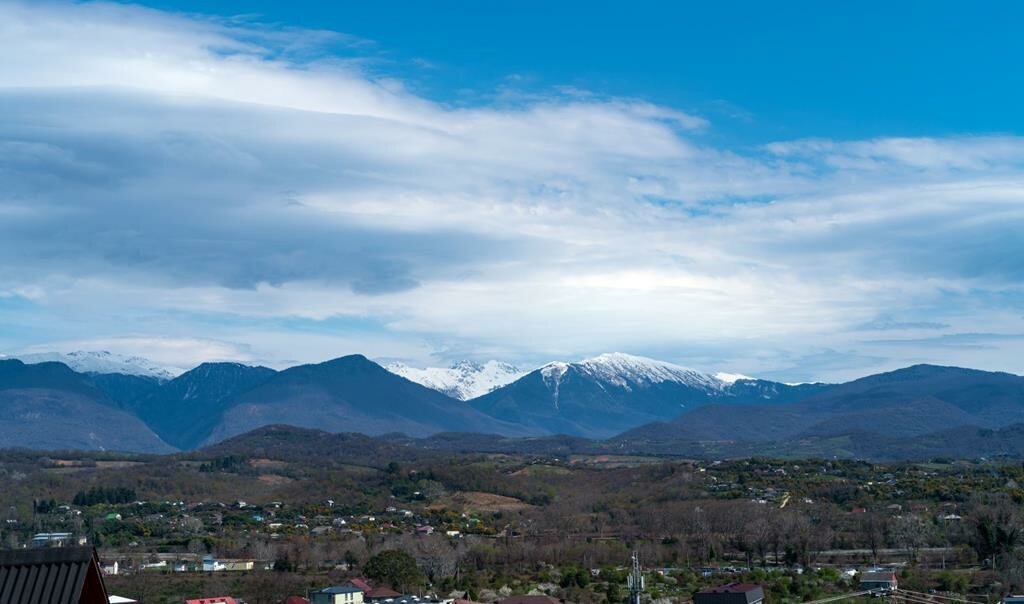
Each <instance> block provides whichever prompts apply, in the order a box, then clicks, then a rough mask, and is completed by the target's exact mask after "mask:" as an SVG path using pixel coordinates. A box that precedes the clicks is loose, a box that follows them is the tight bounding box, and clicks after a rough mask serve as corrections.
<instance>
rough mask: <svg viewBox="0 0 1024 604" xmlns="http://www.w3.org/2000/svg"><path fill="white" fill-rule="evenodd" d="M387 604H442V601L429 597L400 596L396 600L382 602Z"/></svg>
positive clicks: (390, 599)
mask: <svg viewBox="0 0 1024 604" xmlns="http://www.w3.org/2000/svg"><path fill="white" fill-rule="evenodd" d="M380 602H384V603H386V604H440V600H436V599H434V598H430V597H427V596H413V595H409V594H405V595H403V594H398V595H397V596H396V597H394V598H389V599H387V600H380Z"/></svg>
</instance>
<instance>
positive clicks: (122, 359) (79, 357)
mask: <svg viewBox="0 0 1024 604" xmlns="http://www.w3.org/2000/svg"><path fill="white" fill-rule="evenodd" d="M7 358H12V359H18V360H20V361H21V362H23V363H26V364H30V365H31V364H34V363H46V362H50V361H56V362H58V363H64V364H65V365H67V366H68V367H70V368H72V369H74V370H75V371H77V372H79V373H123V374H127V375H141V376H146V377H154V378H157V379H159V380H170V379H173V378H174V376H176V375H177V374H179V373H181V372H180V371H178V370H175V369H173V368H170V367H163V366H161V365H157V364H156V363H154V362H153V361H150V360H149V359H145V358H142V357H136V356H128V355H123V354H118V353H115V352H108V351H106V350H76V351H75V352H68V353H61V352H33V353H28V354H16V355H10V356H9V357H7Z"/></svg>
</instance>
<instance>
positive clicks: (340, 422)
mask: <svg viewBox="0 0 1024 604" xmlns="http://www.w3.org/2000/svg"><path fill="white" fill-rule="evenodd" d="M270 424H290V425H294V426H300V427H308V428H318V429H322V430H328V431H331V432H361V433H364V434H370V435H379V434H387V433H392V432H402V433H404V434H408V435H410V436H426V435H429V434H433V433H436V432H441V431H446V430H464V431H470V432H492V433H502V434H510V435H523V434H529V433H530V430H529V429H528V428H524V427H523V426H519V425H515V424H512V423H508V422H504V421H501V420H499V419H495V418H493V417H490V416H488V415H485V414H483V413H481V412H479V411H477V410H476V409H474V408H472V407H470V406H468V405H466V404H465V403H463V402H462V401H458V400H456V399H453V398H451V397H448V396H446V395H444V394H441V393H440V392H437V391H436V390H431V389H430V388H427V387H425V386H421V385H420V384H417V383H415V382H411V381H409V380H407V379H405V378H403V377H400V376H398V375H395V374H393V373H391V372H390V371H388V370H386V369H384V368H383V367H381V366H380V365H378V364H377V363H374V362H373V361H371V360H369V359H367V358H366V357H364V356H363V355H349V356H345V357H340V358H337V359H334V360H331V361H326V362H324V363H317V364H311V365H300V366H298V367H292V368H290V369H285V370H284V371H281V372H279V373H277V374H275V375H274V376H272V377H271V378H270V379H268V380H267V381H266V382H265V383H263V384H261V385H260V386H258V387H256V388H253V389H251V390H249V391H248V392H245V393H243V394H241V395H240V396H238V397H236V398H235V399H234V400H233V401H232V404H231V406H230V408H229V409H227V410H226V411H225V413H224V419H223V421H222V422H221V423H220V424H219V425H218V426H217V428H216V429H215V430H214V432H213V433H212V435H211V436H210V438H209V439H208V442H211V443H212V442H216V441H218V440H222V439H224V438H228V437H230V436H234V435H236V434H241V433H243V432H247V431H249V430H252V429H253V428H258V427H260V426H265V425H270Z"/></svg>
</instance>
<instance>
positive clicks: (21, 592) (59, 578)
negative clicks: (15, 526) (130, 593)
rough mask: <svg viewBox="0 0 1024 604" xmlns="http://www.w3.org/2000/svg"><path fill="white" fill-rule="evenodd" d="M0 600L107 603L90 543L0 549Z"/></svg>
mask: <svg viewBox="0 0 1024 604" xmlns="http://www.w3.org/2000/svg"><path fill="white" fill-rule="evenodd" d="M0 600H2V601H3V602H18V604H108V602H109V596H108V594H107V588H106V586H105V585H104V584H103V573H101V572H100V560H99V558H98V557H97V556H96V550H94V549H93V548H91V547H52V548H51V547H48V548H40V549H23V550H5V551H0Z"/></svg>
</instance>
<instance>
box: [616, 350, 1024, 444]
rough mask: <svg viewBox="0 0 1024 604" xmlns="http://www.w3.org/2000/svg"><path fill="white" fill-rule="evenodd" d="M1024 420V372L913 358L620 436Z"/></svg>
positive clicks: (761, 434)
mask: <svg viewBox="0 0 1024 604" xmlns="http://www.w3.org/2000/svg"><path fill="white" fill-rule="evenodd" d="M1022 419H1024V377H1020V376H1015V375H1012V374H1007V373H996V372H986V371H976V370H972V369H961V368H957V367H939V366H934V365H915V366H912V367H907V368H905V369H899V370H896V371H891V372H888V373H881V374H877V375H872V376H868V377H865V378H861V379H859V380H854V381H852V382H848V383H846V384H840V385H837V386H834V387H831V388H828V389H826V390H823V391H821V392H818V393H816V394H814V395H812V396H809V397H807V398H805V399H803V400H800V401H797V402H794V403H792V404H786V405H778V406H764V405H762V406H754V407H748V408H745V409H744V411H743V413H742V414H737V413H735V409H731V408H729V407H727V406H725V405H709V406H705V407H702V408H700V409H695V410H693V411H690V412H687V413H684V414H682V415H680V416H679V417H678V418H676V419H674V420H672V421H670V422H661V423H654V424H650V425H646V426H642V427H639V428H636V429H633V430H630V431H627V432H626V433H624V434H622V435H621V438H622V439H624V440H629V441H636V440H648V441H658V442H668V441H672V440H676V441H734V442H779V441H784V440H787V439H799V438H809V437H825V438H827V437H833V436H839V435H844V434H852V433H861V434H877V435H880V436H884V437H890V438H910V437H918V436H923V435H927V434H932V433H935V432H940V431H943V430H951V429H956V428H961V427H964V426H972V427H981V428H999V427H1003V426H1008V425H1011V424H1014V423H1018V422H1020V421H1021V420H1022Z"/></svg>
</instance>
